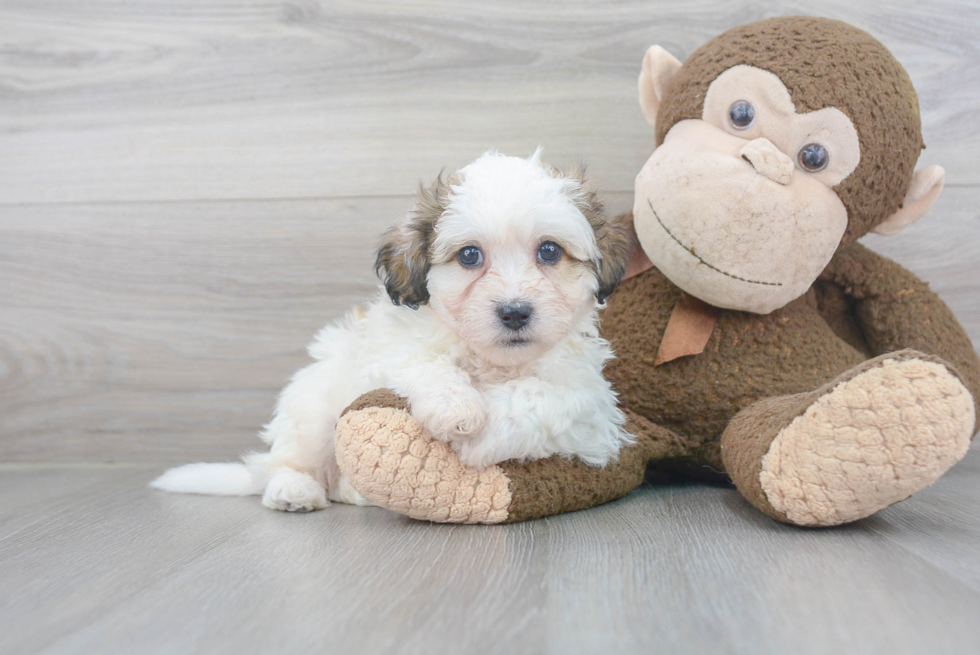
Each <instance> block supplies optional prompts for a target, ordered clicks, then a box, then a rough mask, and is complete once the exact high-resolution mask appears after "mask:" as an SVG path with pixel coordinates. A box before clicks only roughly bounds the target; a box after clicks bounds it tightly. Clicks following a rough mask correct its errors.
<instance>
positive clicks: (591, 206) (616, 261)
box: [571, 166, 634, 303]
mask: <svg viewBox="0 0 980 655" xmlns="http://www.w3.org/2000/svg"><path fill="white" fill-rule="evenodd" d="M571 177H573V178H575V179H576V180H578V182H579V184H580V185H581V186H582V193H581V195H580V196H579V199H578V208H579V210H580V211H581V212H582V214H583V215H584V216H585V218H586V219H587V220H588V221H589V225H591V226H592V230H593V231H594V232H595V241H596V246H598V248H599V257H598V258H597V259H596V260H595V261H593V262H592V265H593V267H594V268H595V273H596V279H597V280H598V281H599V289H598V290H597V291H596V294H595V295H596V298H597V299H598V300H599V302H600V303H603V302H605V301H606V298H607V297H608V296H609V294H611V293H612V292H613V291H615V290H616V285H618V284H619V281H620V280H622V279H623V274H624V273H625V272H626V264H627V262H628V261H629V257H630V253H631V252H632V250H633V248H634V238H633V233H632V229H631V228H632V217H631V216H627V219H626V220H624V219H623V216H617V217H615V218H611V219H607V218H606V214H605V210H604V209H603V207H602V203H601V202H600V201H599V198H598V196H597V195H596V192H595V191H593V190H591V189H589V188H588V186H587V185H588V180H587V178H586V175H585V167H584V166H578V167H576V168H574V169H573V170H572V171H571Z"/></svg>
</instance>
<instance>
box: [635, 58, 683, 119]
mask: <svg viewBox="0 0 980 655" xmlns="http://www.w3.org/2000/svg"><path fill="white" fill-rule="evenodd" d="M680 67H681V62H679V61H678V60H677V58H676V57H675V56H674V55H672V54H670V53H669V52H667V51H666V50H664V49H663V48H661V47H660V46H658V45H654V46H650V49H649V50H647V54H646V55H645V56H644V57H643V70H642V71H640V82H639V85H640V107H641V108H642V109H643V115H644V116H646V119H647V123H649V124H650V127H654V128H655V127H656V126H657V111H658V110H659V109H660V101H661V100H663V99H664V91H665V90H666V89H667V83H668V82H670V79H671V78H672V77H674V74H675V73H677V71H678V70H679V69H680Z"/></svg>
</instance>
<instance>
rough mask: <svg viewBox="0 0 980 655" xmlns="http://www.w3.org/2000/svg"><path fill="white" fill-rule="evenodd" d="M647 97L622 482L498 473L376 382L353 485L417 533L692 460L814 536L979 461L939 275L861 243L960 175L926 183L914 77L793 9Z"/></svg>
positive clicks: (979, 380) (663, 75)
mask: <svg viewBox="0 0 980 655" xmlns="http://www.w3.org/2000/svg"><path fill="white" fill-rule="evenodd" d="M639 88H640V104H641V106H642V108H643V112H644V114H645V116H646V118H647V120H648V121H649V123H650V124H651V126H653V127H654V129H655V130H656V140H657V146H658V147H657V148H656V150H655V151H654V153H653V155H652V156H651V158H650V159H649V161H648V162H647V163H646V165H645V166H644V167H643V169H642V170H641V171H640V174H639V175H638V176H637V178H636V195H635V202H634V208H633V212H632V214H627V215H625V216H623V217H621V219H622V220H624V221H629V220H632V221H633V225H634V228H635V231H636V235H637V237H638V240H639V244H640V246H641V247H642V250H638V252H637V254H636V257H635V258H634V261H633V262H632V266H631V272H632V273H633V276H632V277H631V278H630V279H628V280H626V281H625V282H623V283H622V285H621V286H620V288H619V290H618V291H617V292H616V293H614V294H613V295H612V296H611V297H610V298H609V300H608V307H607V308H606V310H605V312H604V314H603V319H602V333H603V336H604V337H606V338H607V339H609V340H610V341H611V343H612V345H613V348H614V350H615V352H616V356H617V359H616V360H615V361H613V362H612V363H611V364H610V365H609V366H608V367H607V369H606V374H607V376H608V377H609V379H610V380H611V381H612V383H613V385H614V387H615V389H616V390H617V391H618V393H619V394H620V402H621V405H622V407H623V409H624V411H626V413H627V415H628V416H629V419H630V420H629V423H628V429H629V430H630V432H632V433H633V434H636V435H637V443H636V444H635V445H634V446H630V447H628V448H625V449H624V450H623V451H622V452H621V453H620V456H619V459H618V461H616V462H615V463H612V464H610V465H608V466H606V467H605V468H602V469H598V468H593V467H590V466H588V465H586V464H583V463H581V462H578V461H574V460H567V459H562V458H560V457H552V458H549V459H544V460H538V461H533V462H504V463H502V464H498V465H496V466H492V467H490V468H488V469H484V470H480V471H476V470H471V469H467V468H466V467H464V466H462V465H461V464H460V463H459V460H458V459H457V458H456V456H455V454H454V452H453V451H452V450H451V448H450V447H449V446H448V445H447V444H444V443H441V442H436V441H434V440H432V439H431V437H429V436H428V434H427V433H426V432H425V431H424V430H423V429H422V428H421V427H420V426H419V425H418V424H417V423H416V422H415V421H414V420H413V419H412V418H411V416H410V414H409V413H408V408H407V407H406V405H405V404H404V401H402V400H401V399H399V398H397V397H395V396H394V395H393V394H391V393H389V392H386V391H376V392H372V393H370V394H367V395H366V396H362V397H361V398H360V399H359V400H358V401H357V402H356V403H355V404H354V405H352V406H351V407H350V408H348V410H347V412H346V413H345V415H344V416H343V418H342V419H341V422H340V425H339V426H338V429H337V456H338V460H339V463H340V466H341V469H342V470H343V472H344V474H345V475H346V477H347V478H348V480H349V481H350V482H351V484H352V485H353V486H354V487H355V488H356V489H357V490H358V491H359V492H361V493H362V494H363V495H364V496H365V497H367V498H368V499H370V500H372V501H373V502H375V503H377V504H379V505H381V506H383V507H387V508H389V509H392V510H395V511H398V512H401V513H403V514H407V515H409V516H412V517H415V518H420V519H428V520H436V521H449V522H467V523H475V522H482V523H502V522H512V521H519V520H525V519H530V518H536V517H541V516H547V515H550V514H555V513H559V512H565V511H571V510H577V509H583V508H586V507H590V506H593V505H596V504H599V503H603V502H606V501H609V500H612V499H615V498H619V497H621V496H623V495H625V494H626V493H628V492H629V491H631V490H632V489H634V488H636V487H637V486H639V485H640V484H641V483H642V481H643V479H644V474H645V471H646V469H647V466H648V464H650V463H652V462H657V463H661V464H662V463H664V462H669V463H672V464H681V465H683V464H685V463H687V464H695V465H697V466H698V467H699V468H701V469H702V470H711V471H717V472H719V473H723V474H725V475H727V476H728V477H729V478H730V479H731V480H732V481H733V482H734V483H735V486H736V487H737V488H738V490H739V491H740V492H741V493H742V494H743V495H744V496H745V498H746V499H747V500H748V501H749V502H751V503H752V504H753V505H755V506H756V507H757V508H759V509H760V510H761V511H763V512H765V513H766V514H767V515H769V516H771V517H773V518H775V519H778V520H780V521H784V522H788V523H793V524H797V525H804V526H828V525H839V524H842V523H847V522H850V521H855V520H858V519H861V518H863V517H866V516H869V515H871V514H873V513H875V512H877V511H878V510H880V509H882V508H884V507H887V506H888V505H891V504H892V503H895V502H898V501H900V500H903V499H905V498H908V497H909V496H911V495H912V494H913V493H915V492H916V491H918V490H920V489H922V488H924V487H926V486H928V485H930V484H932V483H933V482H934V481H935V480H936V479H937V478H939V476H941V475H942V474H943V473H945V472H946V471H947V470H948V469H949V468H950V467H951V466H953V464H955V463H956V462H957V461H959V460H960V459H961V458H962V457H963V456H964V455H965V454H966V451H967V449H968V448H969V443H970V440H971V438H972V436H973V433H974V430H975V427H976V423H977V403H976V401H975V399H976V398H977V397H978V394H980V360H978V358H977V354H976V352H975V351H974V349H973V346H972V345H971V343H970V340H969V338H968V337H967V335H966V334H965V332H964V331H963V329H962V328H961V327H960V325H959V324H958V323H957V321H956V319H955V318H954V317H953V314H952V312H951V311H950V310H949V308H948V307H946V305H945V304H943V302H942V301H941V300H940V299H939V298H938V297H937V296H936V295H935V294H934V293H932V292H931V291H930V290H929V288H928V286H927V285H926V284H925V283H924V282H922V281H920V280H918V279H917V278H916V277H915V276H914V275H912V274H911V273H910V272H908V271H907V270H905V269H904V268H902V267H901V266H899V265H898V264H895V263H893V262H891V261H889V260H887V259H885V258H884V257H881V256H879V255H877V254H875V253H873V252H871V251H870V250H867V249H866V248H864V247H863V246H861V245H859V244H857V243H855V241H856V240H857V239H858V238H860V237H861V236H863V235H864V234H866V233H867V232H869V231H875V232H878V233H882V234H893V233H895V232H897V231H899V230H900V229H902V228H903V227H905V226H906V225H908V224H910V223H912V222H914V221H915V220H917V219H919V218H921V217H922V216H923V215H924V214H925V213H926V212H927V211H928V210H929V208H930V207H931V206H932V204H933V203H934V202H935V200H936V198H937V197H938V196H939V193H940V191H941V189H942V185H943V177H944V173H943V171H942V169H941V168H939V167H938V166H932V167H929V168H926V169H924V170H921V171H915V170H914V166H915V162H916V160H917V159H918V156H919V152H920V150H921V149H922V148H923V147H924V146H923V143H922V136H921V128H920V119H919V110H918V100H917V97H916V95H915V91H914V90H913V88H912V84H911V82H910V80H909V78H908V75H907V74H906V72H905V70H904V69H903V68H902V67H901V65H900V64H899V63H898V62H897V61H896V60H895V59H894V58H893V57H892V55H891V54H890V53H889V52H888V50H887V49H886V48H885V47H884V46H883V45H881V44H880V43H879V42H878V41H876V40H875V39H874V38H873V37H871V36H870V35H868V34H867V33H865V32H863V31H861V30H858V29H856V28H854V27H852V26H850V25H847V24H845V23H841V22H838V21H832V20H826V19H818V18H801V17H793V18H775V19H769V20H765V21H761V22H758V23H753V24H750V25H744V26H741V27H737V28H734V29H732V30H729V31H728V32H725V33H724V34H722V35H720V36H718V37H716V38H715V39H713V40H711V41H709V42H708V43H707V44H705V45H704V46H702V47H701V48H700V49H698V50H697V51H696V52H695V53H694V54H692V55H691V57H690V58H689V59H688V60H687V61H686V62H685V63H684V64H683V65H682V64H681V63H680V62H679V61H677V60H676V59H675V58H673V57H672V56H671V55H670V54H668V53H667V52H666V51H665V50H663V49H662V48H660V47H659V46H654V47H652V48H650V50H649V51H648V52H647V54H646V57H645V58H644V61H643V70H642V73H641V75H640V81H639Z"/></svg>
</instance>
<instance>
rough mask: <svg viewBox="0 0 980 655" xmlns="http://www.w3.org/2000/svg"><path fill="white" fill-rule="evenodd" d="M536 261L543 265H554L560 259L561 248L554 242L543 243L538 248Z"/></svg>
mask: <svg viewBox="0 0 980 655" xmlns="http://www.w3.org/2000/svg"><path fill="white" fill-rule="evenodd" d="M538 259H539V260H540V261H542V262H544V263H545V264H554V263H555V262H557V261H558V260H559V259H561V246H559V245H558V244H557V243H555V242H554V241H545V242H544V243H542V244H541V245H540V246H538Z"/></svg>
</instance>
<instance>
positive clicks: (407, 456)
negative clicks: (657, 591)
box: [337, 390, 689, 523]
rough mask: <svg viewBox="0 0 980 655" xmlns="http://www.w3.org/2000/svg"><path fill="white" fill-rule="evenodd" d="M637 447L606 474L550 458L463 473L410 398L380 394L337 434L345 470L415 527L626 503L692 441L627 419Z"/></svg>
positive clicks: (353, 412)
mask: <svg viewBox="0 0 980 655" xmlns="http://www.w3.org/2000/svg"><path fill="white" fill-rule="evenodd" d="M627 415H628V416H629V422H628V423H627V426H626V427H627V430H628V431H629V432H630V433H631V434H636V435H637V443H636V444H634V445H632V446H628V447H626V448H624V449H623V450H622V451H620V455H619V459H618V460H617V461H616V462H613V463H610V464H608V465H607V466H605V467H604V468H596V467H593V466H589V465H587V464H584V463H582V462H580V461H578V460H568V459H564V458H561V457H557V456H555V457H549V458H547V459H542V460H537V461H533V462H523V463H522V462H513V461H511V462H502V463H500V464H497V465H495V466H490V467H487V468H485V469H482V470H476V469H472V468H469V467H467V466H465V465H463V464H462V463H461V462H460V461H459V459H458V457H457V456H456V453H455V452H454V451H453V450H452V448H450V446H449V445H448V444H446V443H444V442H441V441H436V440H435V439H433V438H432V437H431V436H430V435H429V434H428V432H426V431H425V430H424V429H423V428H422V427H421V425H419V424H418V423H417V422H416V421H415V420H414V419H413V418H412V416H411V415H410V414H409V412H408V408H407V405H406V403H405V401H404V400H403V399H402V398H399V397H398V396H395V395H394V394H392V393H391V392H388V391H384V390H378V391H372V392H370V393H368V394H365V395H364V396H362V397H361V398H359V399H358V400H357V401H355V402H354V404H353V405H351V407H349V408H348V409H347V410H346V411H345V413H344V415H343V416H342V417H341V419H340V423H339V424H338V426H337V462H338V464H339V465H340V470H341V471H342V472H343V474H344V476H345V477H346V479H347V480H348V481H349V482H350V484H351V485H352V486H353V487H354V488H355V489H357V491H358V492H360V493H361V494H362V495H363V496H364V497H365V498H367V499H368V500H370V501H371V502H373V503H375V504H377V505H380V506H381V507H385V508H387V509H390V510H393V511H395V512H398V513H400V514H405V515H406V516H410V517H412V518H415V519H421V520H427V521H438V522H443V523H512V522H515V521H525V520H528V519H533V518H540V517H543V516H550V515H552V514H559V513H562V512H571V511H575V510H579V509H585V508H587V507H592V506H594V505H599V504H601V503H605V502H608V501H610V500H615V499H617V498H621V497H622V496H625V495H626V494H627V493H629V492H630V491H632V490H633V489H636V488H637V487H638V486H640V484H642V483H643V476H644V474H645V472H646V465H647V462H648V461H650V460H652V459H660V458H666V457H680V456H683V455H686V454H688V450H689V445H688V443H687V441H686V440H685V439H683V438H681V437H679V436H677V435H675V434H674V433H672V432H670V431H669V430H666V429H664V428H661V427H659V426H656V425H654V424H652V423H650V422H649V421H647V420H645V419H643V418H642V417H639V416H635V415H632V414H629V413H627Z"/></svg>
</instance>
